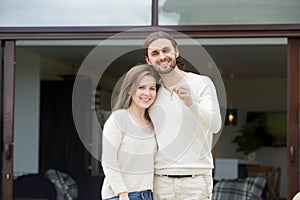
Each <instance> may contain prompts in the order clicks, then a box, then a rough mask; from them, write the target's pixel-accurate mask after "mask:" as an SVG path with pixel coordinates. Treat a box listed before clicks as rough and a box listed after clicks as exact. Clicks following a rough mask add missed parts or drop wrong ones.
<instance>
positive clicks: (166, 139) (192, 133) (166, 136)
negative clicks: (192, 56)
mask: <svg viewBox="0 0 300 200" xmlns="http://www.w3.org/2000/svg"><path fill="white" fill-rule="evenodd" d="M180 84H184V85H188V86H189V87H190V89H191V93H192V98H193V104H192V105H191V106H190V107H187V106H186V105H184V104H183V102H182V101H181V100H180V99H179V97H178V96H177V95H176V94H175V93H174V94H171V92H170V91H168V90H167V89H166V88H164V87H163V86H161V87H160V89H159V91H158V94H157V98H156V101H155V103H154V105H152V107H151V109H150V110H149V112H150V117H151V120H152V122H153V124H154V128H155V132H156V134H157V143H158V153H157V155H156V158H155V173H156V174H169V175H171V174H173V175H174V174H176V175H184V174H186V175H191V174H210V175H211V172H212V168H213V158H212V154H211V148H212V137H213V134H212V133H217V132H218V131H219V130H220V129H221V124H222V122H221V115H220V107H219V103H218V98H217V94H216V89H215V86H214V84H213V82H212V81H211V80H210V79H209V78H208V77H206V76H202V75H197V74H194V73H187V74H186V75H185V77H184V79H183V80H182V81H180V82H179V83H178V84H177V85H180Z"/></svg>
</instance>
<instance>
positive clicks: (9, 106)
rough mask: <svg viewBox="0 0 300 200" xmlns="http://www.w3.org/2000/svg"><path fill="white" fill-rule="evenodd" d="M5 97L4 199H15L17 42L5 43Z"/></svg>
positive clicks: (3, 99)
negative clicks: (14, 152) (15, 58)
mask: <svg viewBox="0 0 300 200" xmlns="http://www.w3.org/2000/svg"><path fill="white" fill-rule="evenodd" d="M1 46H2V48H3V54H2V55H3V58H2V60H3V62H1V63H3V67H2V69H3V76H2V77H1V79H2V81H3V96H2V106H3V108H2V110H3V112H2V120H3V121H2V122H3V125H2V131H3V151H2V152H3V153H2V174H1V175H2V199H3V200H6V199H7V200H8V199H10V200H12V199H13V196H12V195H13V174H12V172H13V143H14V142H13V138H14V137H13V136H14V128H13V127H14V82H15V78H14V71H15V69H14V68H15V60H14V56H15V52H14V51H15V42H14V41H3V42H2V45H1Z"/></svg>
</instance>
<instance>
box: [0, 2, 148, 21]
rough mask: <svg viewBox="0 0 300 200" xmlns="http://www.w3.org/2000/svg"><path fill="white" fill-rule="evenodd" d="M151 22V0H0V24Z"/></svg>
mask: <svg viewBox="0 0 300 200" xmlns="http://www.w3.org/2000/svg"><path fill="white" fill-rule="evenodd" d="M150 24H151V0H142V1H141V0H131V1H130V3H128V2H126V1H124V0H109V1H106V0H85V1H82V0H64V1H60V0H42V1H41V0H27V1H23V0H13V1H12V0H0V26H2V27H8V26H13V27H18V26H131V25H150Z"/></svg>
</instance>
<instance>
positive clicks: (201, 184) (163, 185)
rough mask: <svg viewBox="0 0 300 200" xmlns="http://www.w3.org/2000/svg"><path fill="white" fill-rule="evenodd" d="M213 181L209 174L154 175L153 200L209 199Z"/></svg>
mask: <svg viewBox="0 0 300 200" xmlns="http://www.w3.org/2000/svg"><path fill="white" fill-rule="evenodd" d="M212 188H213V181H212V176H210V175H198V176H195V177H188V178H169V177H167V176H161V175H155V177H154V189H153V198H154V200H210V199H211V196H212Z"/></svg>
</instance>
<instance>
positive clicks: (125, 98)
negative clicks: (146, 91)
mask: <svg viewBox="0 0 300 200" xmlns="http://www.w3.org/2000/svg"><path fill="white" fill-rule="evenodd" d="M145 76H152V77H154V79H155V81H156V83H157V86H156V90H157V89H158V81H159V75H158V73H157V72H156V71H155V70H154V69H153V68H152V66H150V65H148V64H140V65H136V66H134V67H132V68H131V69H130V70H129V71H128V72H127V73H126V76H125V78H124V80H123V82H122V84H121V88H120V92H119V95H118V97H117V100H116V103H115V105H114V106H113V109H112V111H115V110H118V109H127V108H128V107H129V106H130V104H131V99H132V94H133V93H134V92H135V90H136V89H137V87H138V84H139V83H140V81H141V79H142V78H143V77H145Z"/></svg>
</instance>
